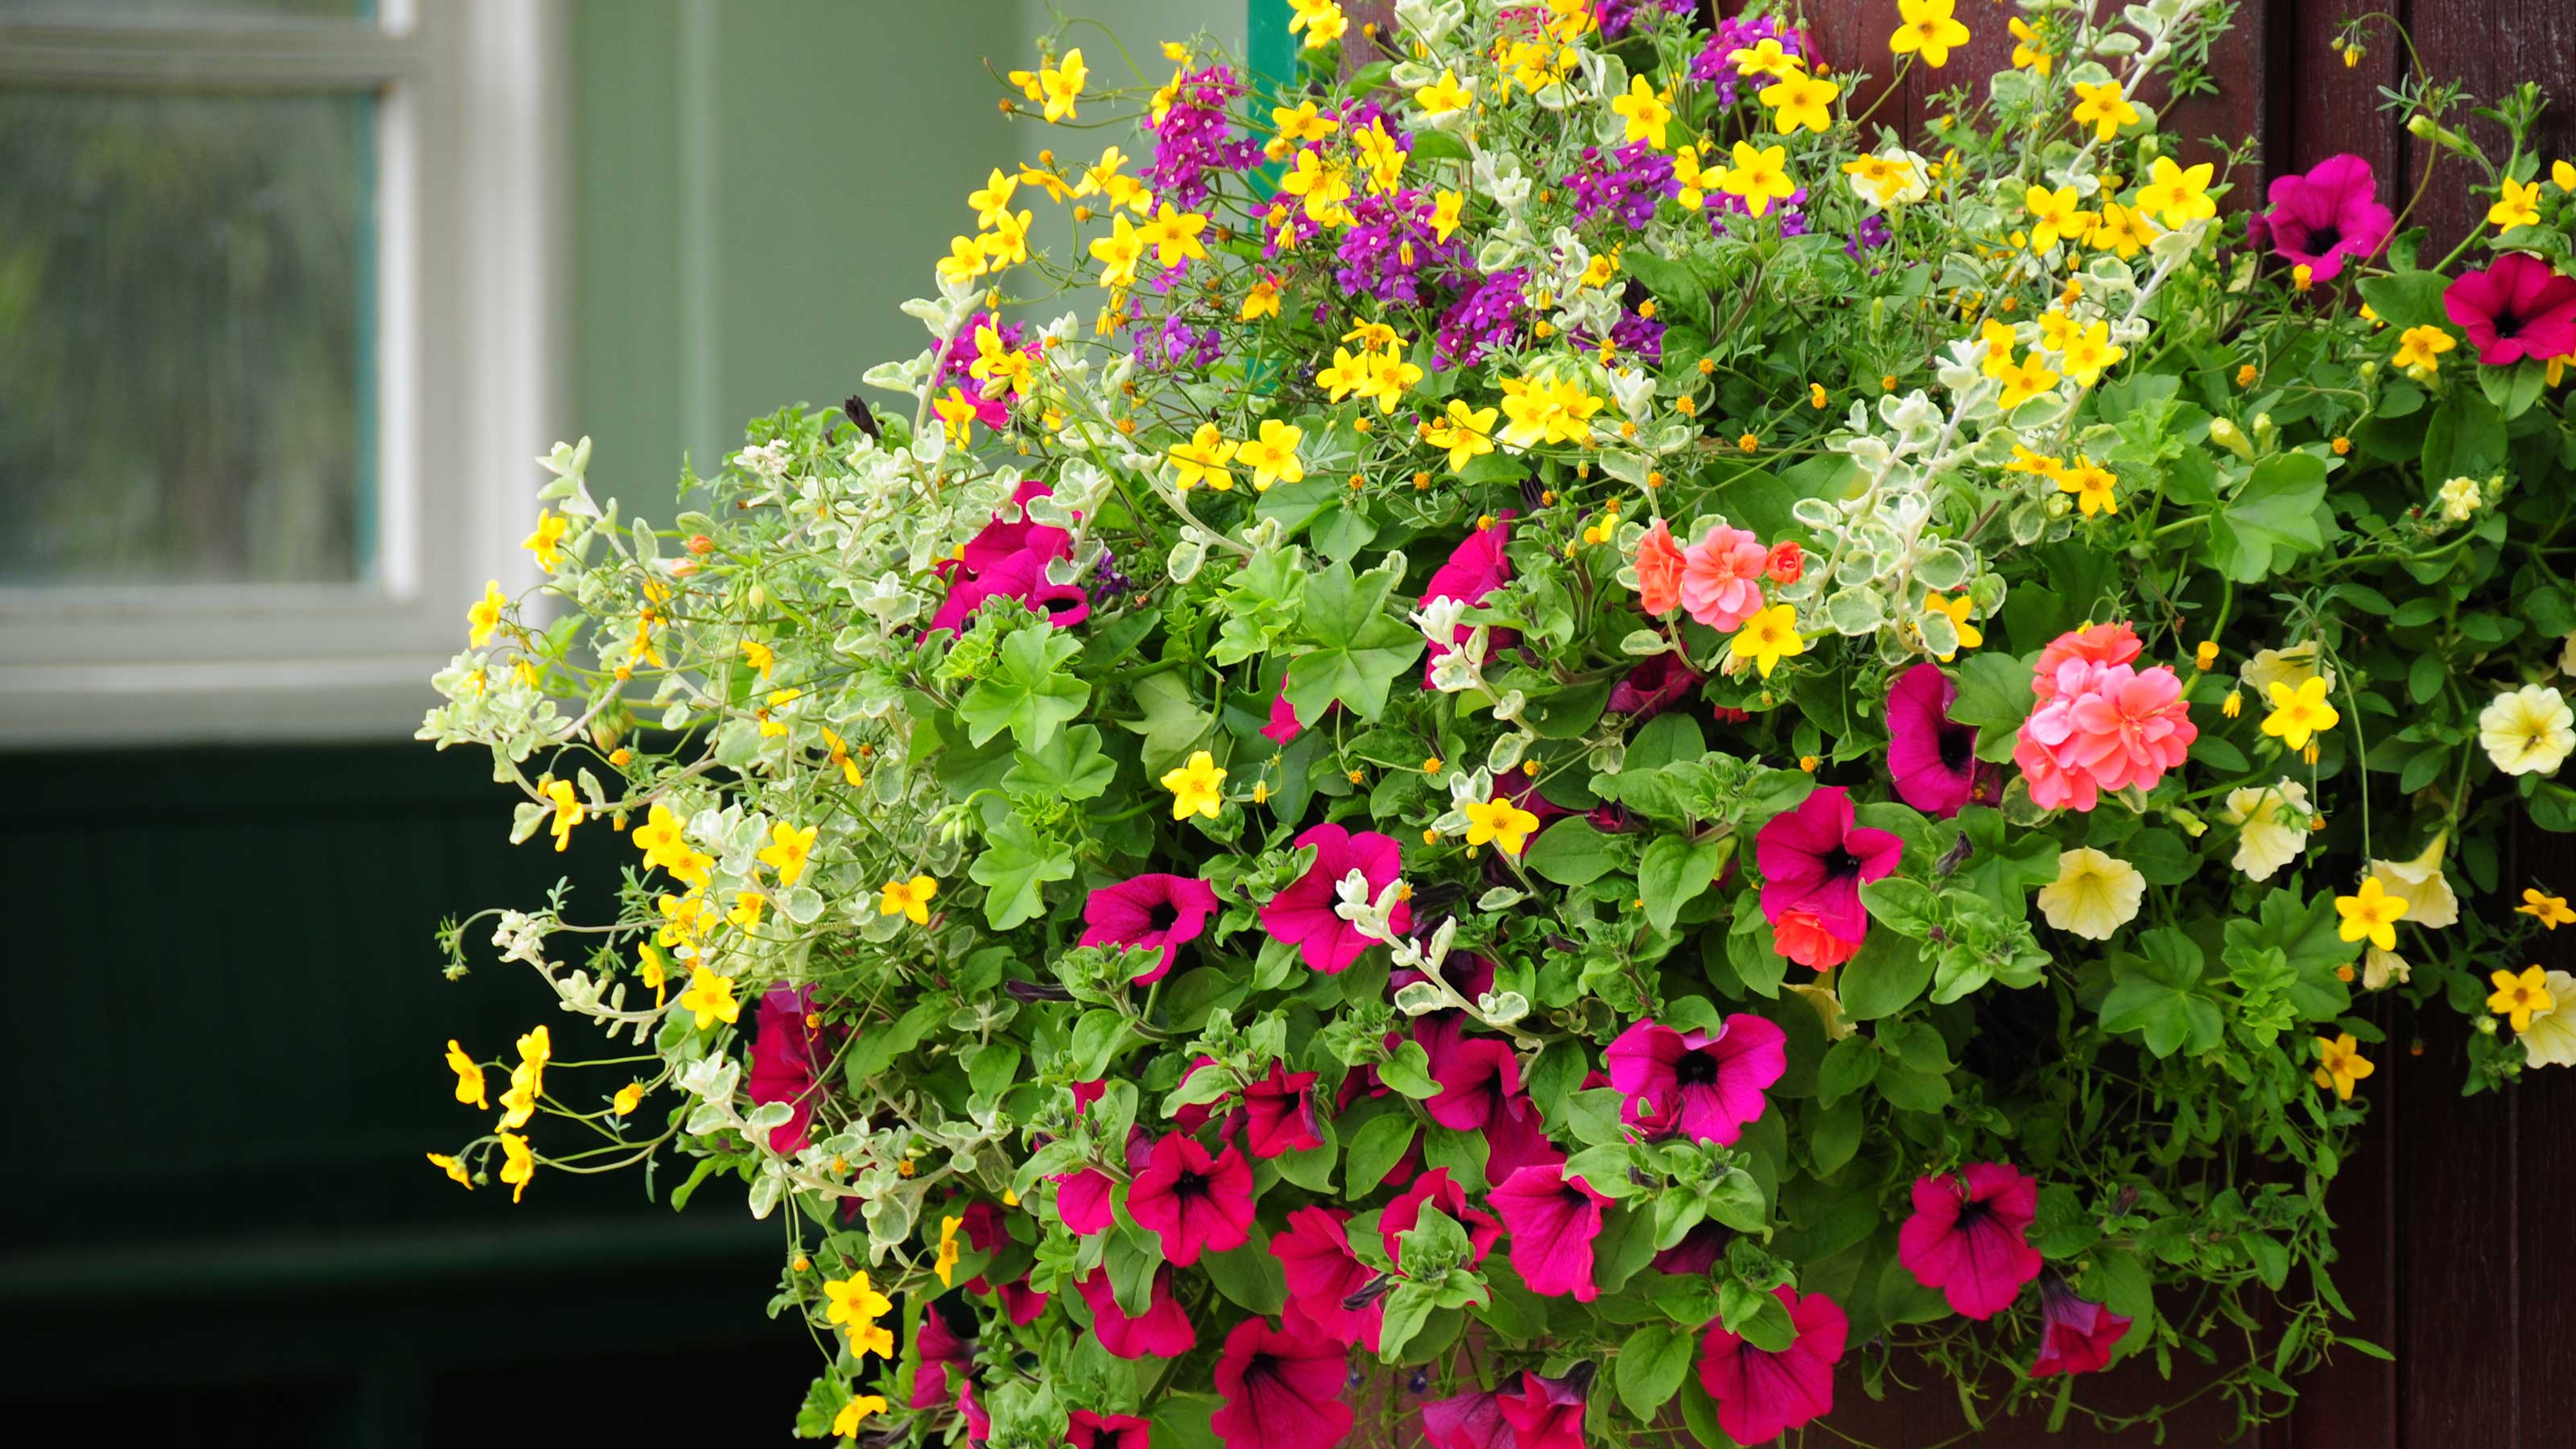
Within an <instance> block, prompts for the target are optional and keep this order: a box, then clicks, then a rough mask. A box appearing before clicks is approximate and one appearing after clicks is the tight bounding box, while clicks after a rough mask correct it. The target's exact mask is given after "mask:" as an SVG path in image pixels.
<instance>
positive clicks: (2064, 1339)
mask: <svg viewBox="0 0 2576 1449" xmlns="http://www.w3.org/2000/svg"><path fill="white" fill-rule="evenodd" d="M2039 1317H2040V1329H2039V1356H2038V1357H2037V1358H2034V1359H2032V1360H2031V1364H2030V1376H2031V1377H2032V1378H2035V1379H2044V1378H2047V1377H2049V1376H2050V1375H2051V1374H2089V1373H2099V1372H2100V1371H2101V1370H2103V1369H2104V1368H2107V1367H2109V1366H2110V1363H2111V1354H2112V1353H2113V1351H2115V1350H2116V1349H2118V1348H2119V1346H2120V1339H2121V1338H2122V1337H2123V1336H2124V1335H2126V1334H2127V1333H2128V1331H2129V1320H2128V1319H2126V1318H2124V1317H2122V1316H2121V1315H2119V1314H2117V1313H2114V1312H2112V1311H2111V1310H2110V1309H2108V1308H2105V1307H2103V1306H2102V1305H2101V1304H2099V1303H2094V1302H2091V1301H2089V1300H2087V1299H2083V1298H2078V1297H2076V1296H2075V1290H2074V1289H2072V1288H2069V1287H2068V1286H2066V1280H2065V1279H2063V1278H2059V1277H2057V1276H2055V1275H2054V1274H2052V1275H2050V1276H2049V1277H2046V1278H2042V1279H2040V1280H2039Z"/></svg>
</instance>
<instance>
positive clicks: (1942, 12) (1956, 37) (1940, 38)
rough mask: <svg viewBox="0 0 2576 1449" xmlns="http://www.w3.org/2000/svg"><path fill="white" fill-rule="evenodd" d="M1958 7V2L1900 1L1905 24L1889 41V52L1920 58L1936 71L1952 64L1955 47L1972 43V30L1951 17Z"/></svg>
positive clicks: (1937, 0) (1900, 15)
mask: <svg viewBox="0 0 2576 1449" xmlns="http://www.w3.org/2000/svg"><path fill="white" fill-rule="evenodd" d="M1957 8H1958V7H1957V5H1956V4H1955V3H1954V0H1896V14H1897V18H1898V19H1899V20H1902V21H1903V22H1904V24H1902V25H1900V26H1898V27H1897V30H1896V33H1895V34H1894V35H1891V36H1889V37H1888V38H1887V53H1888V54H1890V55H1920V56H1922V57H1923V63H1924V64H1925V65H1928V66H1930V67H1932V68H1933V69H1934V70H1939V69H1940V68H1941V67H1943V66H1945V65H1948V64H1949V63H1950V49H1951V47H1953V46H1958V45H1965V44H1967V43H1968V27H1966V26H1964V25H1961V24H1960V23H1959V22H1958V21H1957V20H1956V19H1955V18H1953V16H1952V14H1951V12H1952V11H1953V10H1955V9H1957Z"/></svg>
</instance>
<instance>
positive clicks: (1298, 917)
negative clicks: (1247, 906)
mask: <svg viewBox="0 0 2576 1449" xmlns="http://www.w3.org/2000/svg"><path fill="white" fill-rule="evenodd" d="M1295 843H1296V844H1297V845H1299V846H1309V845H1311V846H1313V847H1314V848H1315V863H1314V864H1313V865H1312V866H1310V867H1308V868H1307V871H1306V873H1305V874H1304V875H1302V876H1299V877H1298V878H1297V880H1296V881H1295V883H1293V884H1291V885H1290V886H1289V887H1288V888H1287V889H1286V890H1283V891H1281V892H1280V893H1279V894H1277V895H1275V896H1273V897H1271V898H1270V903H1269V904H1267V905H1265V906H1263V907H1262V908H1261V928H1262V929H1263V930H1265V931H1268V932H1269V933H1270V935H1271V937H1272V938H1273V939H1275V940H1280V941H1286V942H1288V943H1289V944H1291V945H1293V946H1295V947H1296V948H1297V954H1298V955H1299V957H1300V958H1302V959H1303V960H1304V961H1305V963H1306V967H1307V969H1308V970H1310V971H1320V972H1323V973H1324V974H1325V975H1328V976H1329V975H1332V974H1334V973H1336V972H1340V971H1345V970H1348V969H1349V968H1350V964H1351V963H1352V962H1354V961H1357V960H1358V959H1360V956H1361V954H1362V953H1363V952H1365V951H1367V950H1368V948H1369V946H1370V944H1371V943H1370V941H1369V939H1368V938H1367V937H1365V936H1363V935H1361V934H1360V933H1359V931H1358V929H1357V928H1356V927H1354V926H1352V925H1351V923H1350V922H1348V921H1345V920H1343V919H1342V918H1341V917H1340V916H1339V915H1336V914H1335V913H1334V911H1333V906H1334V904H1335V903H1336V902H1337V901H1339V900H1340V896H1339V895H1338V893H1337V892H1338V889H1339V887H1340V885H1341V881H1342V878H1343V877H1344V876H1347V875H1349V874H1350V873H1351V872H1352V871H1354V870H1356V871H1358V872H1360V873H1361V874H1362V875H1363V876H1365V877H1366V878H1367V879H1368V883H1369V889H1370V890H1371V891H1372V892H1374V891H1378V890H1383V889H1384V888H1385V887H1387V886H1388V885H1390V884H1392V883H1393V882H1394V881H1395V879H1396V877H1397V876H1399V875H1401V874H1403V873H1404V851H1403V847H1401V846H1399V845H1397V844H1396V843H1395V841H1394V840H1393V839H1392V838H1391V837H1388V836H1384V835H1380V834H1378V833H1377V832H1375V831H1373V830H1372V831H1362V832H1360V833H1359V834H1357V835H1353V834H1352V833H1351V832H1349V831H1347V830H1344V829H1343V828H1342V827H1340V826H1338V825H1329V824H1327V825H1317V826H1313V827H1310V828H1309V829H1307V830H1306V831H1305V833H1303V834H1301V835H1299V836H1298V837H1297V839H1296V842H1295ZM1390 924H1392V925H1393V926H1394V927H1395V929H1396V930H1398V931H1410V930H1412V929H1413V907H1411V906H1410V905H1405V904H1402V903H1398V904H1397V906H1396V908H1395V910H1394V912H1393V913H1392V915H1391V917H1390Z"/></svg>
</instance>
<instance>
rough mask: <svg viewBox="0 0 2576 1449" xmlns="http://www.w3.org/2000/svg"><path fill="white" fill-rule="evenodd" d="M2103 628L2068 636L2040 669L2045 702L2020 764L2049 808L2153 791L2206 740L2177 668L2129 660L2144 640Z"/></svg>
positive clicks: (2020, 748)
mask: <svg viewBox="0 0 2576 1449" xmlns="http://www.w3.org/2000/svg"><path fill="white" fill-rule="evenodd" d="M2101 627H2103V626H2099V625H2096V626H2091V627H2089V628H2086V629H2082V630H2078V631H2076V632H2074V633H2070V634H2064V635H2061V636H2059V637H2058V639H2057V641H2056V642H2055V643H2053V644H2051V645H2050V646H2049V647H2048V648H2047V649H2045V650H2042V651H2041V653H2040V658H2039V663H2038V664H2037V666H2035V667H2034V670H2033V676H2032V680H2031V689H2032V693H2033V694H2034V695H2035V696H2036V697H2037V698H2038V700H2039V701H2040V703H2039V707H2038V708H2036V709H2034V710H2032V711H2031V713H2030V717H2029V718H2028V719H2025V720H2023V721H2022V723H2021V730H2020V732H2019V735H2018V736H2017V739H2016V742H2015V744H2014V746H2013V763H2014V764H2015V765H2017V766H2019V767H2020V768H2021V772H2022V774H2023V775H2025V776H2027V777H2028V778H2029V781H2030V798H2031V801H2032V803H2034V804H2036V805H2038V806H2039V807H2040V808H2041V809H2043V810H2058V809H2074V810H2091V809H2092V808H2093V807H2094V805H2095V804H2096V803H2097V802H2098V795H2099V792H2100V791H2103V790H2124V789H2127V788H2128V787H2130V786H2132V785H2134V786H2136V787H2138V788H2139V789H2141V790H2152V789H2154V788H2155V787H2156V784H2157V782H2159V781H2161V780H2162V779H2163V778H2164V774H2165V771H2167V770H2171V769H2176V768H2178V767H2180V766H2181V764H2182V762H2183V759H2184V757H2185V755H2186V754H2187V753H2188V752H2189V751H2190V748H2191V743H2192V741H2193V740H2196V739H2198V738H2199V737H2200V727H2199V726H2198V725H2195V724H2193V723H2192V722H2191V706H2190V705H2188V704H2186V703H2185V702H2184V701H2183V698H2182V680H2181V679H2180V678H2179V677H2177V676H2176V675H2175V674H2174V672H2173V669H2172V667H2171V666H2170V665H2164V664H2158V665H2155V666H2153V667H2151V668H2148V669H2144V670H2141V669H2138V668H2136V667H2135V666H2133V665H2131V664H2129V663H2127V662H2126V661H2127V660H2129V659H2134V658H2136V657H2137V636H2136V635H2135V634H2133V633H2130V632H2129V630H2128V628H2127V626H2126V625H2120V626H2116V629H2117V632H2116V633H2111V634H2106V635H2097V634H2095V633H2094V630H2095V629H2098V628H2101ZM2105 659H2110V660H2116V661H2117V662H2109V663H2105V662H2101V661H2103V660H2105Z"/></svg>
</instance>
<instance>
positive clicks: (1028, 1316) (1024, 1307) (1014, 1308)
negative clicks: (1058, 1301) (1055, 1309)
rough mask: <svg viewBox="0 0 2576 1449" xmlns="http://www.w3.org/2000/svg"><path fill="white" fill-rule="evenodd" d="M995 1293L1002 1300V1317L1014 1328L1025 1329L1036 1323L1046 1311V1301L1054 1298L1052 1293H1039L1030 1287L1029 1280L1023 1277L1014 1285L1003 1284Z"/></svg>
mask: <svg viewBox="0 0 2576 1449" xmlns="http://www.w3.org/2000/svg"><path fill="white" fill-rule="evenodd" d="M997 1291H998V1292H999V1293H1000V1294H1001V1298H1002V1316H1003V1317H1005V1318H1007V1319H1009V1320H1011V1323H1012V1325H1013V1326H1014V1327H1019V1328H1026V1327H1028V1326H1029V1325H1030V1324H1032V1323H1035V1322H1037V1321H1038V1317H1039V1315H1041V1314H1043V1313H1045V1312H1046V1310H1047V1300H1049V1299H1051V1298H1053V1297H1054V1296H1055V1295H1054V1294H1052V1293H1040V1292H1039V1291H1038V1290H1036V1289H1035V1288H1032V1287H1030V1286H1029V1280H1028V1279H1027V1277H1025V1276H1023V1277H1022V1278H1021V1279H1020V1281H1018V1282H1016V1283H1005V1284H1003V1285H1002V1286H1001V1288H1000V1289H998V1290H997Z"/></svg>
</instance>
